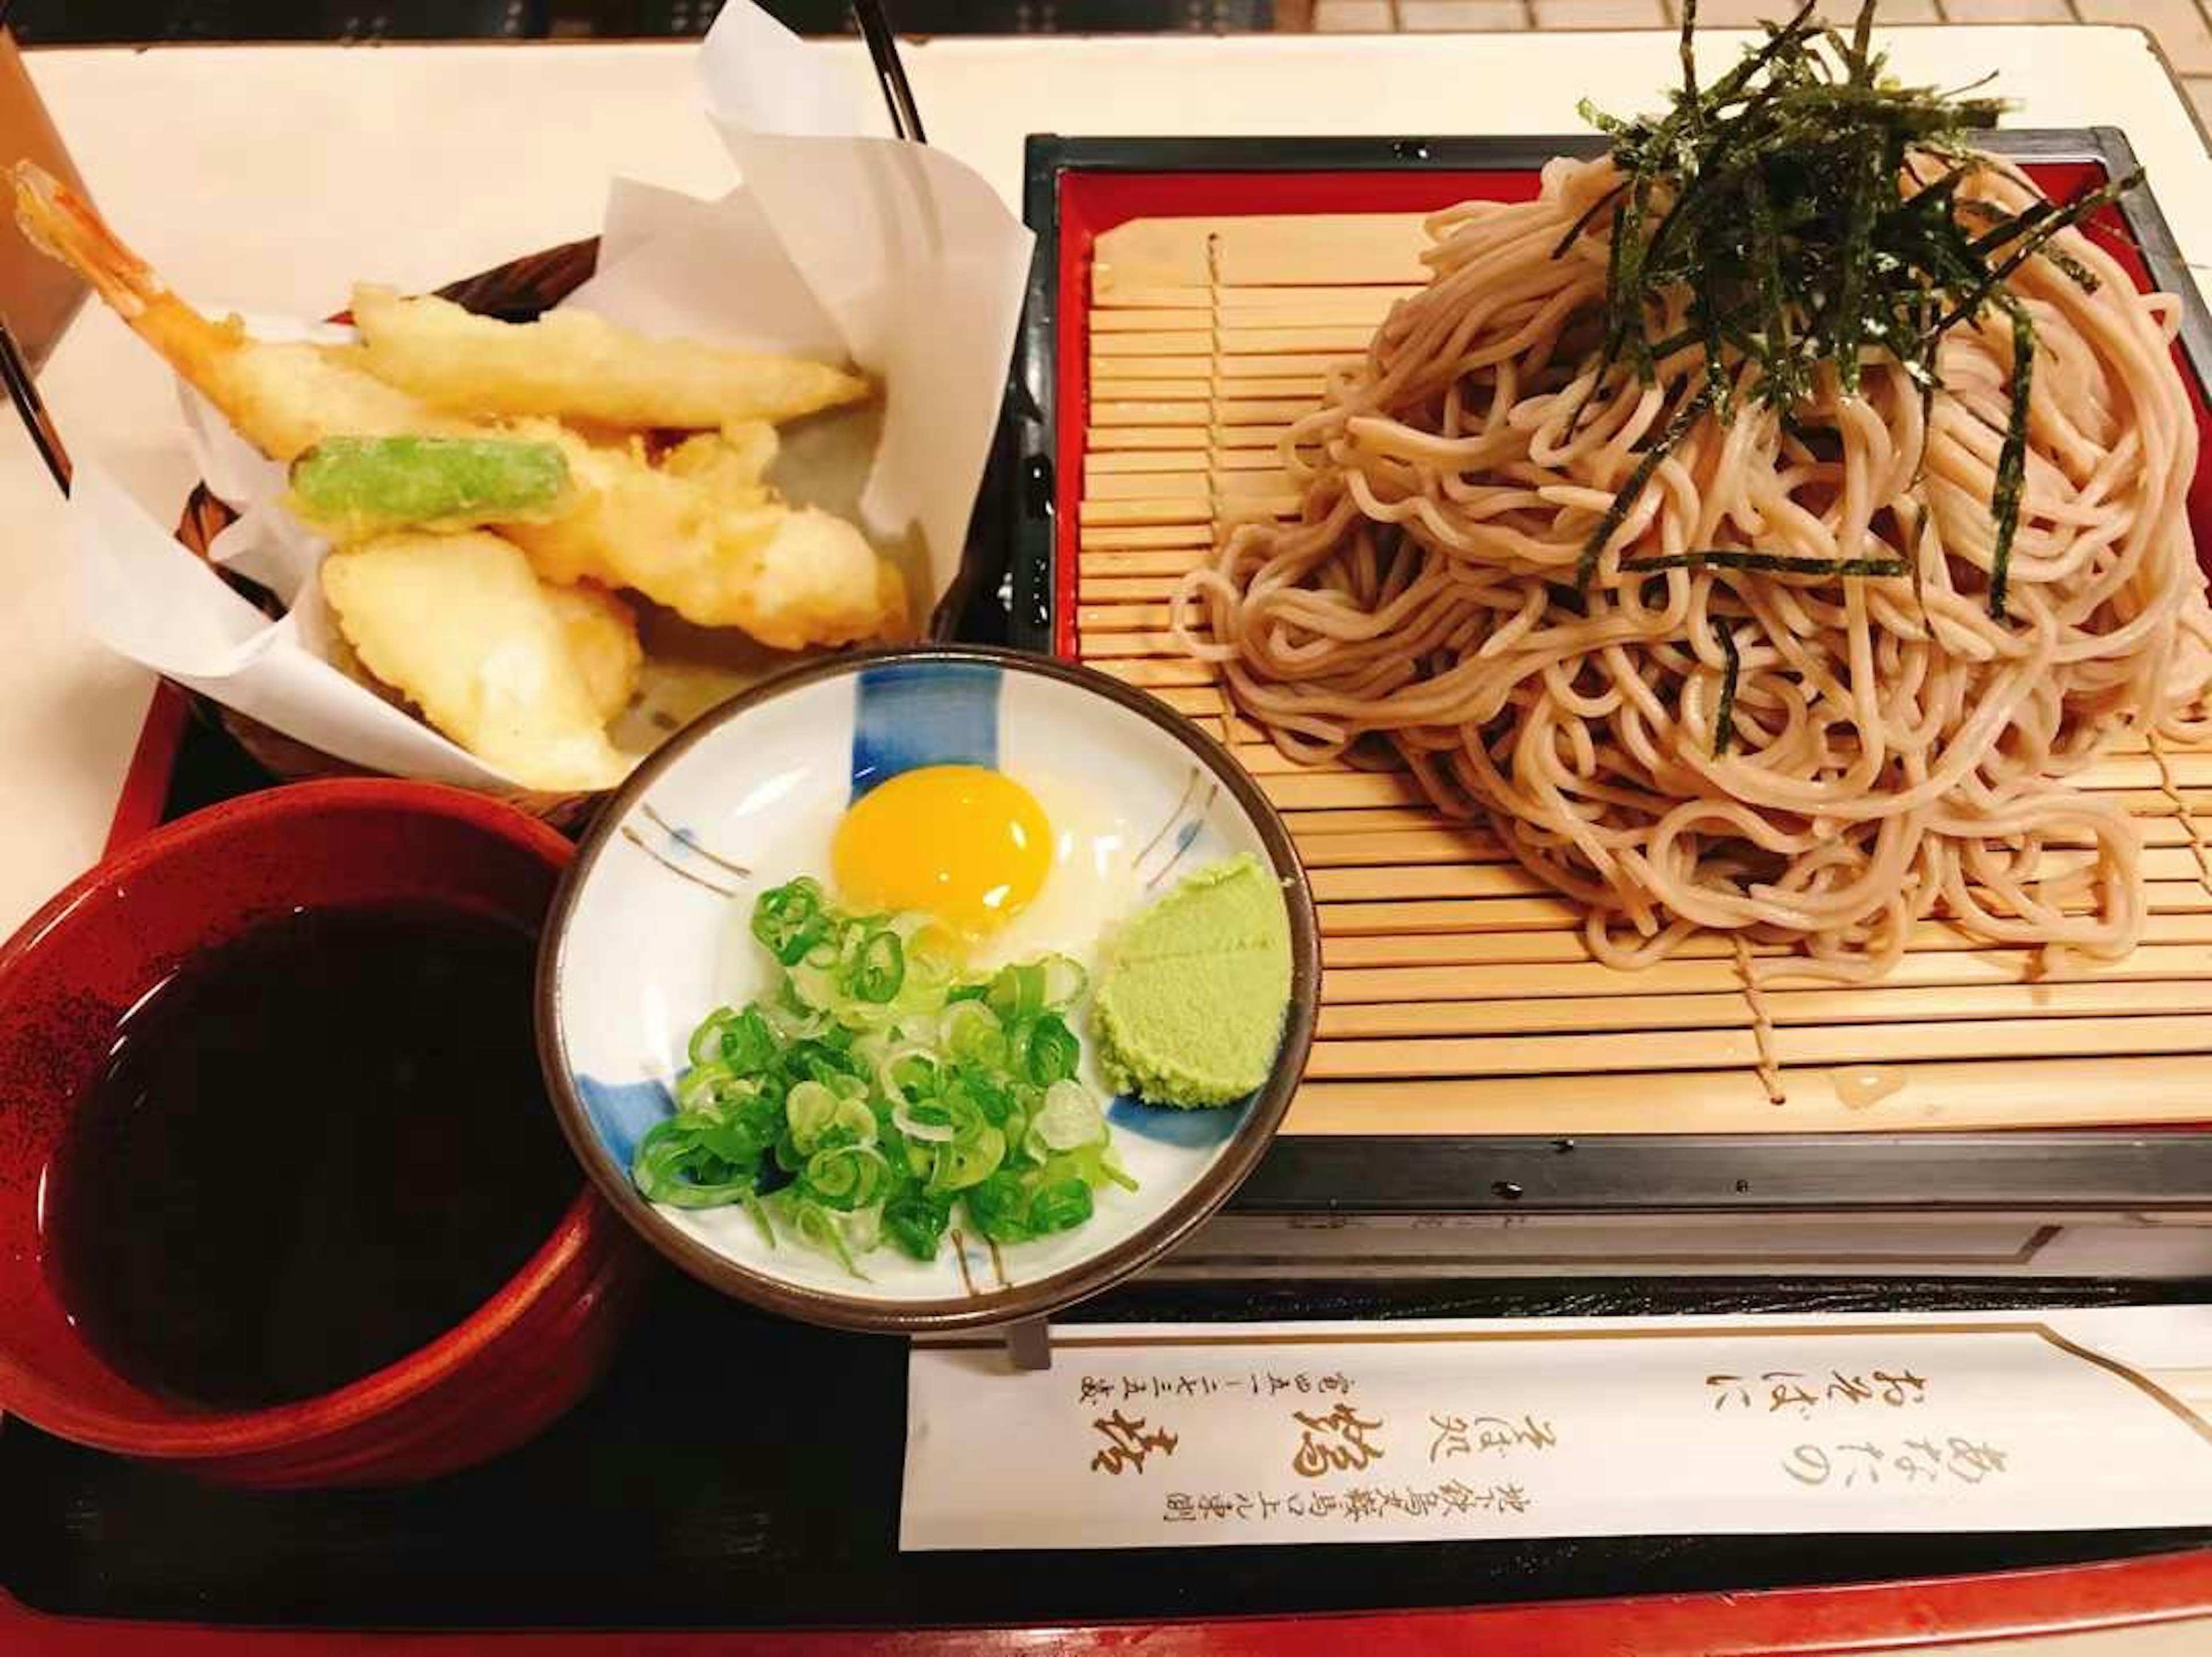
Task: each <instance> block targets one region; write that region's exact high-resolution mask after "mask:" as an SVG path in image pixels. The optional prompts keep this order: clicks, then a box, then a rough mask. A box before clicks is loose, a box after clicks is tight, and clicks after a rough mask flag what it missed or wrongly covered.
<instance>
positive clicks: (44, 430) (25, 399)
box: [0, 321, 71, 495]
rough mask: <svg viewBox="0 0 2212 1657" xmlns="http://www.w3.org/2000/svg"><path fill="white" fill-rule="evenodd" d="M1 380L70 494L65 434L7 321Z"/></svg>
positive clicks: (0, 328) (2, 327)
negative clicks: (48, 408) (42, 395)
mask: <svg viewBox="0 0 2212 1657" xmlns="http://www.w3.org/2000/svg"><path fill="white" fill-rule="evenodd" d="M0 380H4V381H7V384H8V400H9V402H11V403H13V404H14V405H15V412H16V413H17V414H19V415H21V416H22V417H23V429H25V430H27V431H28V432H29V433H30V434H31V442H32V445H33V447H34V448H37V450H38V451H39V458H40V460H44V461H45V462H46V470H47V471H48V472H52V473H53V476H54V483H55V484H56V485H57V486H58V487H59V488H60V490H61V492H62V493H63V494H64V495H66V494H68V493H69V490H70V472H71V467H70V457H69V450H68V449H66V448H64V447H63V446H62V435H61V433H60V432H59V431H58V430H57V429H55V426H54V417H53V416H52V414H50V413H48V412H47V411H46V399H44V398H42V397H40V395H39V387H38V382H37V381H34V380H33V379H32V378H31V365H30V363H29V362H27V361H25V360H24V356H23V349H22V347H21V346H20V345H18V344H16V343H15V334H14V332H12V331H10V330H9V326H8V325H7V323H5V322H4V321H0Z"/></svg>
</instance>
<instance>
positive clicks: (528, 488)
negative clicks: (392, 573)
mask: <svg viewBox="0 0 2212 1657" xmlns="http://www.w3.org/2000/svg"><path fill="white" fill-rule="evenodd" d="M291 478H292V493H291V497H290V499H289V502H288V503H287V504H289V506H290V507H291V509H292V511H293V514H294V515H295V516H296V517H298V518H299V519H300V521H301V522H302V523H305V524H307V525H308V526H309V527H312V528H314V529H318V530H320V531H321V532H322V533H324V534H325V535H328V536H329V537H330V538H331V539H332V540H335V541H359V540H366V539H368V538H369V537H370V536H372V535H380V534H385V533H389V532H391V531H392V530H396V529H416V528H420V529H446V530H452V529H473V528H475V527H477V525H479V524H488V523H498V522H500V521H502V520H516V519H544V518H550V517H554V516H556V515H559V514H560V513H561V512H562V511H564V510H566V509H567V508H568V461H567V460H565V459H564V458H563V457H562V454H561V451H560V449H559V448H558V447H556V445H554V444H552V443H526V442H513V441H511V440H508V439H506V438H498V437H409V436H398V437H328V438H325V439H324V440H323V441H322V442H319V443H318V444H316V445H315V446H314V448H311V449H309V450H308V451H307V453H306V454H302V455H301V457H300V458H299V459H298V460H295V461H293V462H292V474H291Z"/></svg>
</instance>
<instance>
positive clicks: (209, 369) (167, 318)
mask: <svg viewBox="0 0 2212 1657" xmlns="http://www.w3.org/2000/svg"><path fill="white" fill-rule="evenodd" d="M9 176H10V177H11V179H12V180H14V183H15V222H17V223H18V224H20V225H21V226H22V228H23V234H24V235H25V236H27V237H28V238H29V240H30V241H31V244H32V246H33V247H37V248H39V249H40V250H41V251H42V252H44V253H47V254H49V255H51V256H52V257H53V258H55V259H59V260H61V261H62V263H64V265H69V266H70V268H71V269H72V270H74V271H76V273H77V274H78V275H79V276H81V277H83V278H84V279H85V280H86V281H87V282H88V283H91V284H92V286H93V289H94V291H95V292H96V293H98V294H99V295H100V297H101V298H102V299H104V300H106V302H107V303H108V304H109V305H110V306H111V307H112V308H113V309H114V311H115V314H117V315H118V316H120V317H121V318H122V319H123V320H125V322H127V323H129V324H130V325H131V328H132V330H133V331H135V332H137V335H138V337H139V338H142V339H143V340H145V342H146V343H147V344H149V345H151V346H152V347H153V348H154V349H155V350H157V351H159V352H160V353H161V356H163V357H164V358H166V359H167V362H168V363H169V366H170V367H171V368H173V369H175V370H176V371H177V372H178V373H179V374H180V375H183V376H184V377H185V379H186V380H187V381H190V382H191V384H192V385H193V386H195V387H197V388H198V389H199V391H200V392H201V393H203V394H204V396H205V397H206V398H207V399H208V400H209V401H210V402H211V403H213V404H214V405H216V408H218V409H220V410H221V411H222V415H223V417H224V418H225V419H227V420H228V421H229V422H230V423H231V424H232V425H233V426H235V427H236V428H237V429H238V431H239V435H240V436H242V437H244V438H245V439H246V442H250V443H252V445H253V446H254V447H255V448H258V449H259V450H260V451H261V452H262V453H263V454H266V455H268V456H270V458H271V459H273V460H292V459H294V458H295V457H296V456H298V455H299V454H301V453H302V452H304V451H305V450H307V449H308V448H313V446H314V445H315V444H316V443H318V442H321V441H322V440H323V439H324V438H325V437H331V436H338V435H340V434H343V433H361V434H378V433H385V432H395V431H416V432H464V431H466V430H467V429H468V423H467V422H466V421H465V420H459V419H456V418H455V417H453V416H451V415H448V414H446V413H444V412H443V411H440V410H437V409H434V408H431V407H429V406H428V405H426V404H424V403H422V402H419V401H417V400H416V399H415V398H414V397H412V396H410V395H409V394H408V393H406V392H404V391H402V390H401V389H399V388H398V387H396V386H392V385H387V384H386V382H385V381H381V380H380V379H378V378H377V377H376V376H375V375H373V374H371V373H369V372H368V369H367V368H365V367H364V366H362V361H361V357H360V353H359V350H358V348H357V347H354V346H346V345H316V344H306V343H292V344H270V343H268V342H266V341H263V340H257V339H250V338H247V337H246V325H245V324H244V323H243V322H241V321H240V320H238V318H236V317H234V316H233V317H229V318H227V319H225V320H223V321H221V322H217V321H215V320H212V319H211V318H209V317H207V316H204V315H203V314H201V313H199V312H198V311H196V310H194V309H193V308H191V306H189V305H187V304H185V302H184V301H182V300H181V299H179V298H178V297H177V296H176V295H174V294H173V293H171V292H170V291H169V289H168V286H167V283H164V282H163V281H162V280H161V277H159V276H157V275H155V272H154V271H153V269H152V268H151V267H150V266H149V265H147V263H146V262H145V261H144V260H143V259H140V258H139V257H138V256H137V254H136V253H132V252H131V250H130V249H129V248H128V247H125V246H124V245H123V244H122V242H120V241H118V240H117V239H116V236H115V233H114V232H113V231H112V230H110V229H109V228H107V226H106V222H104V221H102V219H101V218H100V215H99V214H97V213H95V212H94V211H93V210H92V207H91V206H90V204H88V203H87V202H86V201H85V200H84V199H83V198H82V197H80V196H78V195H77V194H76V192H74V191H72V190H70V188H69V187H68V186H66V185H64V184H62V183H61V182H59V181H58V180H56V179H55V178H54V177H53V176H52V174H48V173H47V172H46V171H45V170H44V169H43V168H40V167H38V166H37V165H35V164H34V163H33V162H30V161H18V162H16V163H15V166H14V167H13V168H11V169H10V170H9Z"/></svg>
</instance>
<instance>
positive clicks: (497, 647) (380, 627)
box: [323, 531, 629, 792]
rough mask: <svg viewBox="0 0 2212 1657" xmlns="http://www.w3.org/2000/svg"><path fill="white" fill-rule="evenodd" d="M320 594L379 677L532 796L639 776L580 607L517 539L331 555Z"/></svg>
mask: <svg viewBox="0 0 2212 1657" xmlns="http://www.w3.org/2000/svg"><path fill="white" fill-rule="evenodd" d="M323 592H324V594H325V596H326V597H327V598H328V599H329V600H330V604H331V612H332V614H334V615H335V616H336V617H337V623H338V626H339V629H340V630H341V631H343V633H344V634H345V637H346V639H347V641H348V642H349V643H351V644H352V646H353V648H354V649H355V651H356V653H357V654H358V655H360V657H361V660H362V663H363V664H364V665H366V666H367V667H368V670H369V671H370V672H371V673H374V674H375V675H376V676H377V677H378V678H379V679H382V680H383V681H384V682H385V683H386V684H387V685H391V686H392V688H393V689H394V690H396V691H399V692H400V693H401V694H402V695H403V696H405V697H407V698H409V699H410V700H411V701H413V702H414V703H415V704H416V706H418V707H419V708H421V709H422V714H423V716H424V717H425V718H427V719H428V721H429V722H430V723H431V724H433V725H435V726H436V727H437V728H438V729H440V730H441V731H443V732H444V733H445V734H447V736H450V737H451V738H453V740H455V741H456V742H458V743H459V744H460V745H461V746H463V747H465V748H466V749H467V750H468V751H469V752H471V753H473V754H475V755H476V756H477V758H480V759H482V760H483V761H484V762H485V763H486V764H487V765H493V766H495V767H496V768H497V769H498V770H500V771H503V772H505V773H506V774H507V776H508V777H511V778H513V780H514V781H515V782H516V783H520V785H521V786H522V787H524V788H526V789H546V790H549V791H553V792H566V791H568V790H572V789H573V790H589V789H608V788H612V787H613V786H614V785H615V784H616V783H619V782H621V781H622V779H623V775H624V774H625V773H626V772H627V771H629V761H628V760H626V759H625V758H623V755H622V754H621V753H620V752H617V750H616V748H615V746H614V745H613V744H612V743H611V742H609V741H608V740H607V734H606V730H605V719H604V717H603V716H602V713H601V709H602V708H603V706H604V705H605V689H606V687H605V685H604V684H601V685H599V694H597V695H595V694H594V691H593V687H592V676H591V675H590V674H587V673H586V671H585V670H584V669H583V668H582V667H580V664H579V662H578V660H577V653H576V651H575V649H574V646H573V645H572V643H571V637H572V634H571V624H572V623H573V620H574V612H573V603H572V601H569V600H556V599H555V598H554V597H552V596H551V595H550V593H549V591H548V589H547V588H545V586H544V583H542V582H539V581H538V577H537V576H535V575H534V574H532V571H531V568H530V563H529V560H528V559H526V558H525V557H523V556H522V554H521V552H520V551H519V550H518V549H517V548H516V547H515V546H514V545H513V543H511V542H508V541H503V540H501V539H500V538H499V537H498V536H496V535H492V534H488V533H483V532H482V531H476V532H472V533H468V534H462V535H425V534H416V533H406V534H398V535H386V536H382V537H380V538H379V539H375V540H372V541H366V542H363V543H362V545H359V546H356V547H348V548H344V549H343V550H341V551H335V552H332V553H331V555H330V556H329V557H326V558H325V559H324V560H323ZM564 609H565V610H567V612H568V614H567V615H566V616H565V618H564Z"/></svg>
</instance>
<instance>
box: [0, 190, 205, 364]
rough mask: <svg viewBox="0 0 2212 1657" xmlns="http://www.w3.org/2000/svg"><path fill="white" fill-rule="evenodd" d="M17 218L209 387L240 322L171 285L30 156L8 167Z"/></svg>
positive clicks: (35, 241) (42, 247)
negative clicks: (224, 318)
mask: <svg viewBox="0 0 2212 1657" xmlns="http://www.w3.org/2000/svg"><path fill="white" fill-rule="evenodd" d="M9 176H10V178H11V179H12V180H13V181H14V183H15V222H16V223H17V224H18V225H20V226H21V227H22V231H23V235H24V236H25V237H26V238H27V240H28V241H30V243H31V245H32V246H33V247H36V248H37V249H38V250H39V251H40V253H45V254H46V255H47V257H49V258H51V259H58V260H60V261H61V262H62V263H63V264H64V265H68V266H69V267H70V269H71V270H72V271H76V273H77V274H78V275H79V276H81V277H83V278H84V279H85V281H87V282H88V283H90V284H91V285H92V289H93V291H94V293H96V294H98V295H100V298H101V299H103V300H105V301H106V302H107V304H108V306H109V308H111V309H112V310H113V311H114V312H115V314H117V315H118V316H119V317H121V318H122V319H123V320H125V322H127V323H129V324H130V325H131V329H132V330H133V331H134V332H137V334H138V335H139V336H140V337H141V338H143V339H144V340H145V341H146V343H147V344H149V345H151V346H153V347H154V349H155V350H157V351H159V352H160V353H161V355H162V356H163V357H165V358H166V359H167V361H168V362H169V365H170V366H171V367H172V368H173V369H176V370H177V372H178V373H179V374H181V375H184V376H185V379H187V380H189V381H191V382H192V383H193V384H194V385H197V386H199V387H202V389H204V390H205V389H208V388H209V387H210V381H211V379H212V377H213V376H214V375H215V374H216V372H217V370H218V369H219V366H220V364H221V362H222V359H223V357H224V356H225V355H226V354H227V353H228V352H232V351H235V350H237V349H238V345H239V344H240V339H241V338H242V337H243V334H244V330H243V329H242V328H241V327H240V326H239V324H238V323H237V321H236V320H235V319H233V320H230V321H228V323H217V322H214V321H211V320H209V319H208V318H207V317H205V316H203V315H202V314H200V313H199V312H197V311H196V310H194V309H193V308H191V306H189V305H187V304H185V302H184V301H182V300H181V299H179V298H178V297H177V296H176V295H174V294H173V293H172V292H170V291H169V285H168V283H165V282H163V281H162V280H161V276H160V274H159V273H158V272H156V271H155V269H154V267H153V266H152V265H149V264H147V263H146V261H145V260H144V259H141V258H139V257H138V255H137V253H133V252H131V249H130V248H128V247H125V246H124V244H123V241H122V239H121V238H120V237H118V235H116V234H115V232H114V231H112V230H111V229H109V228H108V227H107V221H106V220H105V219H103V218H101V217H100V215H99V214H98V213H97V212H96V211H94V209H93V205H92V204H91V203H90V202H88V201H87V200H85V198H83V197H82V196H80V195H78V194H77V193H76V191H74V190H72V189H70V187H69V186H67V185H65V184H64V183H63V182H62V181H61V180H59V179H57V178H56V177H54V175H53V174H51V173H49V172H47V171H46V169H45V168H42V167H40V166H39V165H38V164H37V163H36V162H35V161H17V162H16V163H15V166H14V167H13V168H10V169H9Z"/></svg>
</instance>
